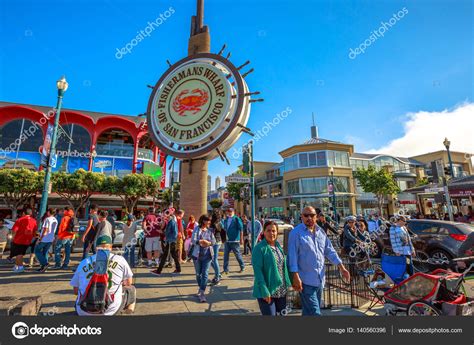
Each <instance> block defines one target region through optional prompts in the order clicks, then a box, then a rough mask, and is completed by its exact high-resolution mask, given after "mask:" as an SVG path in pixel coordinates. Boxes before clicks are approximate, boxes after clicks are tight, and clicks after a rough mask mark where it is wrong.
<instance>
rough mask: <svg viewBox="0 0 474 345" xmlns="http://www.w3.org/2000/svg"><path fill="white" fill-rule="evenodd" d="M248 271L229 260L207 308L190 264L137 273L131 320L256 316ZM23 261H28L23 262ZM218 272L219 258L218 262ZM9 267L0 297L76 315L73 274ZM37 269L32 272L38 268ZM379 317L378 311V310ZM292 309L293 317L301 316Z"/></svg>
mask: <svg viewBox="0 0 474 345" xmlns="http://www.w3.org/2000/svg"><path fill="white" fill-rule="evenodd" d="M79 258H80V254H78V253H75V254H73V256H72V263H73V266H75V265H77V262H78V260H79ZM244 260H245V262H246V265H247V267H246V270H245V271H244V272H243V273H238V271H239V266H238V264H237V261H236V260H235V258H234V257H233V256H232V255H231V261H230V274H229V275H227V276H224V277H223V280H222V283H221V285H219V286H214V287H210V288H209V289H208V290H207V292H206V295H207V300H208V303H199V301H198V299H197V297H196V296H195V294H196V292H197V290H198V287H197V283H196V279H195V274H194V266H193V264H192V263H186V264H184V265H183V267H182V273H181V274H179V275H174V274H172V273H171V272H172V271H173V270H174V268H165V269H164V270H163V274H162V276H160V277H157V276H154V275H152V274H150V269H148V268H144V267H140V268H135V269H134V270H133V271H134V284H135V286H136V288H137V299H138V302H137V307H136V310H135V314H134V315H191V314H192V315H260V311H259V308H258V304H257V302H256V300H255V299H254V298H253V297H252V287H253V270H252V266H251V265H249V261H250V256H247V257H244ZM25 261H26V260H25ZM220 265H221V267H222V257H220ZM11 268H12V264H8V263H7V262H6V260H2V261H1V262H0V296H15V297H26V296H37V295H41V296H42V298H43V306H42V308H41V310H40V314H44V315H56V314H62V315H74V310H73V306H74V300H75V296H74V294H73V292H72V288H71V286H70V285H69V281H70V279H71V277H72V275H73V273H72V272H71V271H54V270H50V271H47V272H45V273H37V272H35V271H34V270H32V269H28V270H27V271H26V272H24V273H20V274H18V273H13V272H12V271H11ZM36 268H37V267H35V269H36ZM209 273H210V278H212V277H213V273H214V272H213V270H212V268H211V269H210V272H209ZM378 311H379V312H380V308H379V309H378ZM300 313H301V311H300V310H295V311H293V312H292V313H290V314H291V315H299V314H300ZM323 313H324V314H327V315H374V313H373V312H364V309H363V308H360V309H350V308H343V309H332V310H325V311H323Z"/></svg>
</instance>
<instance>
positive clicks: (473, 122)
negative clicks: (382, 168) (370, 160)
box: [368, 103, 474, 157]
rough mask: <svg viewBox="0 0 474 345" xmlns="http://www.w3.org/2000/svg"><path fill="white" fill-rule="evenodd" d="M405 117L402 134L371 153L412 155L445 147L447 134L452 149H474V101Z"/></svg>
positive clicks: (471, 151)
mask: <svg viewBox="0 0 474 345" xmlns="http://www.w3.org/2000/svg"><path fill="white" fill-rule="evenodd" d="M405 118H406V122H405V124H404V134H403V136H402V137H400V138H397V139H394V140H392V141H390V142H389V143H388V144H387V145H385V146H382V147H380V148H377V149H372V150H369V151H368V153H386V154H391V155H394V156H401V157H410V156H415V155H419V154H423V153H427V152H433V151H438V150H444V149H445V148H444V145H443V141H444V138H445V137H447V138H448V139H449V140H450V141H451V147H450V148H451V150H452V151H460V152H469V153H471V154H472V153H474V103H463V104H461V105H459V106H457V107H455V108H454V109H445V110H443V111H441V112H426V111H419V112H416V113H408V114H406V115H405Z"/></svg>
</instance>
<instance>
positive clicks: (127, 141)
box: [96, 129, 134, 157]
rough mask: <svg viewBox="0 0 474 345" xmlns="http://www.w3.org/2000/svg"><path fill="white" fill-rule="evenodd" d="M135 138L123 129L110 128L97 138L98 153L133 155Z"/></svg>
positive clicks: (120, 155)
mask: <svg viewBox="0 0 474 345" xmlns="http://www.w3.org/2000/svg"><path fill="white" fill-rule="evenodd" d="M133 148H134V145H133V138H132V136H131V135H130V134H128V133H127V132H125V131H123V130H121V129H109V130H107V131H105V132H102V133H101V135H100V136H99V138H98V139H97V145H96V152H97V154H98V155H103V156H113V157H133Z"/></svg>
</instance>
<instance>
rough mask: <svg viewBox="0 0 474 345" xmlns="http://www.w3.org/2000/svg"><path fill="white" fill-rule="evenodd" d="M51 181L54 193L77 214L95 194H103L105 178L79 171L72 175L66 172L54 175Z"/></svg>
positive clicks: (82, 170)
mask: <svg viewBox="0 0 474 345" xmlns="http://www.w3.org/2000/svg"><path fill="white" fill-rule="evenodd" d="M51 181H52V183H53V188H52V190H53V192H56V193H58V195H59V196H60V197H61V198H63V199H65V200H66V201H67V202H68V204H69V205H70V206H71V207H74V208H75V211H76V212H77V211H78V210H79V209H80V208H82V207H83V206H84V205H85V203H86V202H87V201H88V200H89V199H90V197H91V196H92V195H93V194H94V193H100V192H102V189H103V186H104V181H105V176H104V174H101V173H96V172H92V171H85V170H84V169H79V170H76V171H75V172H73V173H72V174H68V173H66V172H64V171H60V172H56V173H53V175H52V177H51Z"/></svg>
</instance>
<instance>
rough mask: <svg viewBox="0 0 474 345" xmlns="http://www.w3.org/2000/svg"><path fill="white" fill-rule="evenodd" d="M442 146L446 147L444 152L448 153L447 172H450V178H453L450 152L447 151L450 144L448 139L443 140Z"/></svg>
mask: <svg viewBox="0 0 474 345" xmlns="http://www.w3.org/2000/svg"><path fill="white" fill-rule="evenodd" d="M443 144H444V147H446V151H447V152H448V161H449V170H450V171H451V177H453V178H454V169H453V161H452V159H451V152H450V151H449V147H450V146H451V142H450V141H449V140H448V138H444V141H443Z"/></svg>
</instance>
